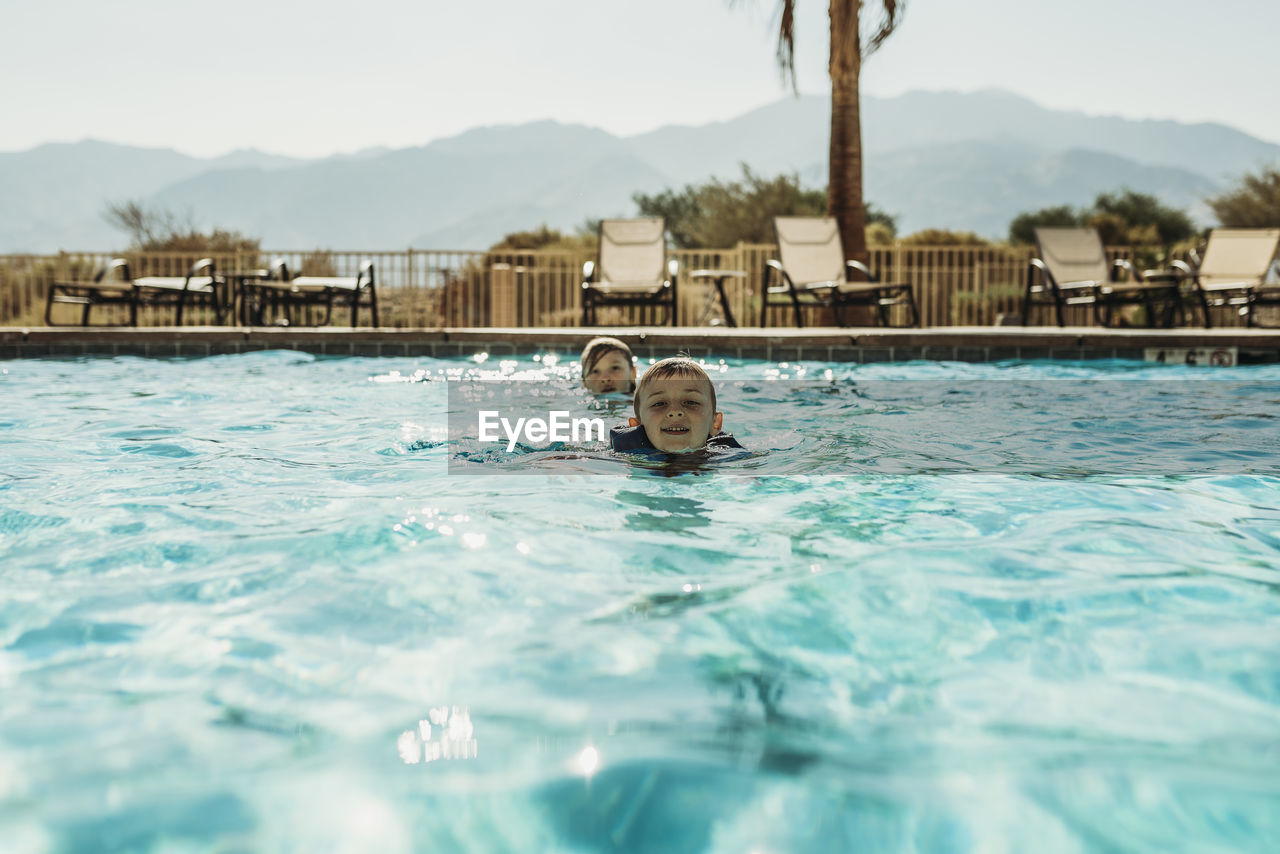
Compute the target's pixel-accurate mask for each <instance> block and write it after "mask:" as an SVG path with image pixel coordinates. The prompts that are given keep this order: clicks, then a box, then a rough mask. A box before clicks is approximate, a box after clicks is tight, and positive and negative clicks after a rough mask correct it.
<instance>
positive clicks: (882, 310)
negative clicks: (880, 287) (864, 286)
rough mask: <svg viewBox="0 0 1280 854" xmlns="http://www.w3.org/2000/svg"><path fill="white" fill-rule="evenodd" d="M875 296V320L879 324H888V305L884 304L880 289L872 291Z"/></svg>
mask: <svg viewBox="0 0 1280 854" xmlns="http://www.w3.org/2000/svg"><path fill="white" fill-rule="evenodd" d="M872 293H874V294H875V298H876V321H877V322H878V323H879V324H880V325H881V326H886V327H887V326H888V325H889V306H887V305H885V304H884V295H883V294H882V293H881V292H880V291H873V292H872Z"/></svg>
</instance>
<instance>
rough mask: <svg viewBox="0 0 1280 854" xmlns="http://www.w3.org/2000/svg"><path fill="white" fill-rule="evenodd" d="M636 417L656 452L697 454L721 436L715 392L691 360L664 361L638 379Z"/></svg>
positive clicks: (699, 366) (705, 375) (696, 364)
mask: <svg viewBox="0 0 1280 854" xmlns="http://www.w3.org/2000/svg"><path fill="white" fill-rule="evenodd" d="M635 410H636V417H635V418H632V419H631V426H632V427H638V426H641V425H643V426H644V432H645V435H646V436H648V437H649V441H650V442H651V443H652V444H653V446H654V447H655V448H657V449H658V450H659V451H671V452H680V451H696V450H698V449H700V448H702V447H703V446H704V445H706V444H707V439H709V438H710V437H711V436H712V435H713V434H715V433H719V432H720V422H721V420H722V415H721V413H719V412H717V411H716V389H715V386H714V385H712V384H711V377H709V376H707V372H706V371H705V370H703V369H702V366H701V365H699V364H698V363H697V362H695V361H693V360H692V359H688V358H685V357H683V356H677V357H676V358H674V359H663V360H662V361H661V362H658V363H657V364H655V365H653V366H651V367H650V368H649V370H647V371H645V372H644V376H642V377H640V384H639V385H638V386H637V387H636V399H635Z"/></svg>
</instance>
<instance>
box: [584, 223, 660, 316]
mask: <svg viewBox="0 0 1280 854" xmlns="http://www.w3.org/2000/svg"><path fill="white" fill-rule="evenodd" d="M679 269H680V268H679V264H678V263H677V262H676V261H675V260H674V259H672V260H670V261H668V260H667V239H666V223H665V222H664V221H663V220H662V218H661V217H650V218H646V219H606V220H602V221H601V223H600V248H599V251H598V253H597V256H596V260H595V261H588V262H587V263H585V264H584V265H582V325H583V326H595V325H596V309H597V308H599V307H600V306H602V305H618V306H654V307H662V308H663V309H664V310H665V312H666V316H665V318H664V319H663V322H664V323H668V322H669V323H670V324H671V325H672V326H675V324H676V287H677V275H678V273H679Z"/></svg>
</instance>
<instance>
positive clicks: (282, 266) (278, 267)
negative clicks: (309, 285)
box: [268, 258, 293, 282]
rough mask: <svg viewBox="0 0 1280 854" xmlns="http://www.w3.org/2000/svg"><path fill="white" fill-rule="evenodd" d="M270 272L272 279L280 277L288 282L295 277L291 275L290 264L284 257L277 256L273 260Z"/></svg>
mask: <svg viewBox="0 0 1280 854" xmlns="http://www.w3.org/2000/svg"><path fill="white" fill-rule="evenodd" d="M268 272H269V273H270V275H271V278H272V279H279V280H280V281H282V282H287V281H289V280H290V279H291V278H293V277H292V276H290V275H289V264H288V262H287V261H285V260H284V259H283V258H276V259H275V260H274V261H272V262H271V267H270V268H269V269H268Z"/></svg>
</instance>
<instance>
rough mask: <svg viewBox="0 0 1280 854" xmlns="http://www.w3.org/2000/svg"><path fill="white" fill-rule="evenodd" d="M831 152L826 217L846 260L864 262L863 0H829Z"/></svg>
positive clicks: (865, 250)
mask: <svg viewBox="0 0 1280 854" xmlns="http://www.w3.org/2000/svg"><path fill="white" fill-rule="evenodd" d="M830 2H831V5H830V15H831V62H830V66H829V70H830V74H831V150H830V153H829V156H828V163H829V168H830V173H829V177H828V180H827V214H828V215H829V216H832V217H835V219H836V221H837V222H839V223H840V242H841V243H843V244H844V256H845V258H846V259H856V260H858V261H862V262H863V263H866V262H867V260H868V254H867V217H866V209H865V208H864V207H863V202H862V116H861V107H860V103H859V99H858V75H859V73H860V72H861V71H862V42H861V38H860V36H859V31H858V14H859V12H860V11H861V6H862V2H861V0H830Z"/></svg>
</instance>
